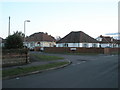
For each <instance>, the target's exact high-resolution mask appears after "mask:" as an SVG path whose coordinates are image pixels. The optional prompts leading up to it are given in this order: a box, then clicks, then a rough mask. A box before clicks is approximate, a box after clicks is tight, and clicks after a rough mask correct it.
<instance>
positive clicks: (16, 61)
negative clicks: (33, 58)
mask: <svg viewBox="0 0 120 90" xmlns="http://www.w3.org/2000/svg"><path fill="white" fill-rule="evenodd" d="M2 52H3V53H2V67H6V66H13V65H21V64H26V63H28V62H29V55H28V51H27V50H25V49H14V50H13V49H12V50H3V51H2Z"/></svg>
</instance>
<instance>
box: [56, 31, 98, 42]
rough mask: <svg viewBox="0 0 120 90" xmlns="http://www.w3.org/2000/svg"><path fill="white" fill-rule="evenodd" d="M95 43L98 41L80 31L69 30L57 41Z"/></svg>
mask: <svg viewBox="0 0 120 90" xmlns="http://www.w3.org/2000/svg"><path fill="white" fill-rule="evenodd" d="M84 42H85V43H97V42H98V41H97V40H96V39H94V38H92V37H90V36H89V35H87V34H85V33H84V32H82V31H77V32H74V31H72V32H70V33H69V34H68V35H66V36H65V37H63V38H62V39H60V40H59V41H58V42H57V43H84Z"/></svg>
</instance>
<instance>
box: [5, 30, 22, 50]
mask: <svg viewBox="0 0 120 90" xmlns="http://www.w3.org/2000/svg"><path fill="white" fill-rule="evenodd" d="M21 34H22V33H21V32H16V33H14V34H13V35H10V36H8V37H7V38H6V42H5V48H6V49H17V48H23V37H22V35H21Z"/></svg>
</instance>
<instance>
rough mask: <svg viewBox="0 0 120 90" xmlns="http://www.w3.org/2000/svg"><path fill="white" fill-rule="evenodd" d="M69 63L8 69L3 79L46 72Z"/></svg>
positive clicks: (4, 72) (3, 74)
mask: <svg viewBox="0 0 120 90" xmlns="http://www.w3.org/2000/svg"><path fill="white" fill-rule="evenodd" d="M68 63H69V62H66V61H65V62H55V63H50V64H45V65H39V66H31V67H24V68H23V67H21V68H15V69H8V70H3V71H2V77H7V76H14V75H20V74H25V73H29V72H33V71H38V70H45V69H49V68H53V67H58V66H62V65H65V64H68Z"/></svg>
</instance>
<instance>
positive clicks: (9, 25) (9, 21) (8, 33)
mask: <svg viewBox="0 0 120 90" xmlns="http://www.w3.org/2000/svg"><path fill="white" fill-rule="evenodd" d="M9 35H10V16H9V23H8V36H9Z"/></svg>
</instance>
